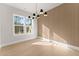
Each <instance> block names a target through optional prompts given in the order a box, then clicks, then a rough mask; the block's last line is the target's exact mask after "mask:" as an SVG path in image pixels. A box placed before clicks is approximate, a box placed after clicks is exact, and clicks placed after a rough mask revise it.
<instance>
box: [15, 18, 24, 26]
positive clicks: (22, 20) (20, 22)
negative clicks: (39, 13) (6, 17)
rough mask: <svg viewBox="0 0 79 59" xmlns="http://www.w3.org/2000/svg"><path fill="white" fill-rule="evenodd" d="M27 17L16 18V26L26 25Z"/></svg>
mask: <svg viewBox="0 0 79 59" xmlns="http://www.w3.org/2000/svg"><path fill="white" fill-rule="evenodd" d="M24 20H25V17H22V16H14V24H15V25H24Z"/></svg>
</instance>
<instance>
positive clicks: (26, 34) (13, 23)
mask: <svg viewBox="0 0 79 59" xmlns="http://www.w3.org/2000/svg"><path fill="white" fill-rule="evenodd" d="M14 16H22V15H18V14H13V16H12V18H13V35H14V36H19V35H30V34H32V30H31V33H26V27H28V26H26V25H15V24H14ZM23 17H25V16H23ZM32 24H33V23H32ZM15 26H23V27H24V33H22V34H21V33H20V34H16V33H15ZM31 26H32V25H31ZM32 29H33V28H32Z"/></svg>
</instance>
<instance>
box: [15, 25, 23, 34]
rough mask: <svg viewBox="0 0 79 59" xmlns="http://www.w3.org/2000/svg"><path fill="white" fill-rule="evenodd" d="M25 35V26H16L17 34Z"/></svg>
mask: <svg viewBox="0 0 79 59" xmlns="http://www.w3.org/2000/svg"><path fill="white" fill-rule="evenodd" d="M19 33H24V28H23V26H15V34H19Z"/></svg>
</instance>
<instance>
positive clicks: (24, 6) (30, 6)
mask: <svg viewBox="0 0 79 59" xmlns="http://www.w3.org/2000/svg"><path fill="white" fill-rule="evenodd" d="M6 4H7V5H9V6H12V7H16V8H18V9H21V10H24V11H27V12H31V13H33V12H36V5H37V10H38V11H39V10H40V9H43V10H44V11H48V10H50V9H53V8H55V7H56V6H59V5H60V4H62V3H6Z"/></svg>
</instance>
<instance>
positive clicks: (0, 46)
mask: <svg viewBox="0 0 79 59" xmlns="http://www.w3.org/2000/svg"><path fill="white" fill-rule="evenodd" d="M32 39H35V38H31V39H28V40H32ZM24 41H27V39H23V40H19V41H14V42H10V43H7V44H3V45H0V48H2V47H6V46H9V45H13V44H17V43H20V42H24Z"/></svg>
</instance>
